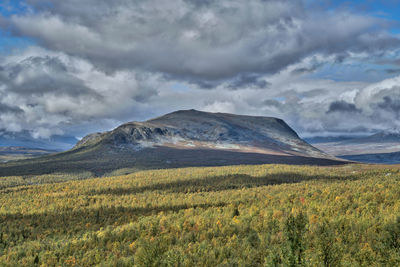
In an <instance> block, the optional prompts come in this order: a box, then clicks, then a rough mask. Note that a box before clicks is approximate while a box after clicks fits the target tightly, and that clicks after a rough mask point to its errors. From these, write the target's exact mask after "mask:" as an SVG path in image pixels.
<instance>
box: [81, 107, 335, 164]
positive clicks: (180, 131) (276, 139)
mask: <svg viewBox="0 0 400 267" xmlns="http://www.w3.org/2000/svg"><path fill="white" fill-rule="evenodd" d="M93 145H104V146H108V147H109V148H112V149H118V148H119V149H128V150H133V151H140V150H143V149H145V148H155V147H160V146H163V147H170V148H179V149H218V150H229V151H235V150H240V151H242V152H257V153H264V154H277V155H296V156H309V157H329V156H328V155H327V154H325V153H323V152H322V151H320V150H318V149H316V148H314V147H312V146H311V145H309V144H308V143H306V142H305V141H303V140H301V139H300V138H299V136H298V135H297V134H296V132H295V131H293V130H292V129H291V128H290V127H289V126H288V125H287V124H286V123H285V122H284V121H283V120H280V119H277V118H271V117H256V116H241V115H233V114H226V113H208V112H201V111H197V110H182V111H177V112H173V113H170V114H167V115H164V116H162V117H159V118H155V119H152V120H148V121H146V122H130V123H126V124H123V125H121V126H119V127H118V128H116V129H114V130H113V131H110V132H105V133H95V134H90V135H88V136H86V137H84V138H83V139H82V140H81V141H80V142H78V143H77V145H76V146H75V149H79V148H84V147H90V146H93Z"/></svg>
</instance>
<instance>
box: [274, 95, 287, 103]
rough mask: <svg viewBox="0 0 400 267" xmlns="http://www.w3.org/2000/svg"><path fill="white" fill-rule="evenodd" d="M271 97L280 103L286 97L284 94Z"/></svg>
mask: <svg viewBox="0 0 400 267" xmlns="http://www.w3.org/2000/svg"><path fill="white" fill-rule="evenodd" d="M272 99H273V100H276V101H278V102H281V103H283V102H285V101H286V97H284V96H278V97H273V98H272Z"/></svg>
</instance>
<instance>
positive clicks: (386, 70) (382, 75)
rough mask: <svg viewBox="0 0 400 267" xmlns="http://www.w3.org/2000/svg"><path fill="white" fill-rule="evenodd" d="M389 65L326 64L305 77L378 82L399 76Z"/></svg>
mask: <svg viewBox="0 0 400 267" xmlns="http://www.w3.org/2000/svg"><path fill="white" fill-rule="evenodd" d="M394 70H396V68H394V67H393V66H392V65H389V64H373V63H366V62H360V63H352V64H343V63H342V64H326V65H324V66H323V67H321V68H320V69H319V70H318V71H317V72H315V73H311V74H309V75H307V77H308V78H315V79H328V80H334V81H343V82H347V81H360V82H378V81H381V80H383V79H388V78H392V77H394V76H397V75H399V73H398V72H396V71H394Z"/></svg>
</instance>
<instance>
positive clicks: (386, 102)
mask: <svg viewBox="0 0 400 267" xmlns="http://www.w3.org/2000/svg"><path fill="white" fill-rule="evenodd" d="M378 107H379V108H381V109H384V110H389V111H393V112H396V113H399V112H400V98H397V99H396V98H394V97H392V96H384V97H383V101H382V103H380V104H379V105H378Z"/></svg>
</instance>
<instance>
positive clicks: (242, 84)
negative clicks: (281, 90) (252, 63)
mask: <svg viewBox="0 0 400 267" xmlns="http://www.w3.org/2000/svg"><path fill="white" fill-rule="evenodd" d="M269 85H270V83H269V82H267V81H265V80H263V79H262V76H261V77H260V75H258V74H254V73H244V74H241V75H238V77H237V78H235V79H233V80H232V81H230V82H229V84H228V85H227V86H228V88H231V89H240V88H247V87H251V88H258V89H263V88H267V87H268V86H269Z"/></svg>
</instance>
